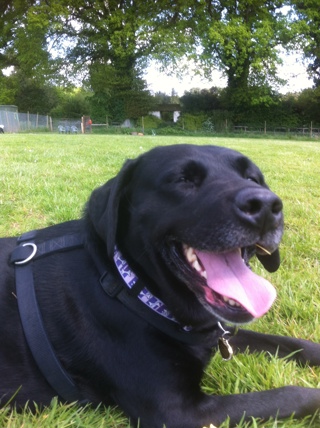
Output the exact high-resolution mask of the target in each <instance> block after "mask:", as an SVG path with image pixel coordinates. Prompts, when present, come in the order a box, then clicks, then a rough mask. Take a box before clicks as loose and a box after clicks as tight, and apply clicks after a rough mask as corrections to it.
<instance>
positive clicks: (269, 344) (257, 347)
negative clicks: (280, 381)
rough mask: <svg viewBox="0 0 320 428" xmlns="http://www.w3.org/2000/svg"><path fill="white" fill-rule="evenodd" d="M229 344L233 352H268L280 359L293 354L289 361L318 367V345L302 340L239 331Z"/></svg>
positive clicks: (319, 349)
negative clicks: (247, 350)
mask: <svg viewBox="0 0 320 428" xmlns="http://www.w3.org/2000/svg"><path fill="white" fill-rule="evenodd" d="M230 343H231V345H232V347H233V348H234V349H235V350H239V351H240V352H244V351H245V350H246V349H249V351H250V352H255V351H257V352H262V351H265V352H269V353H270V354H272V355H278V356H279V357H280V358H283V357H286V356H288V355H290V354H292V353H293V355H292V356H291V357H290V359H293V360H295V361H297V362H299V363H302V364H306V363H309V364H310V365H313V366H318V365H320V344H318V343H314V342H310V341H308V340H303V339H295V338H291V337H285V336H276V335H271V334H263V333H256V332H254V331H249V330H241V329H240V330H239V331H238V333H237V334H235V335H234V336H232V338H231V339H230Z"/></svg>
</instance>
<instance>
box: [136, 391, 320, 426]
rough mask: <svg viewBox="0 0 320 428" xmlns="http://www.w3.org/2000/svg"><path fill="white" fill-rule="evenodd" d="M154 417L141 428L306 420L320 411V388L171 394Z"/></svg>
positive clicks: (147, 419)
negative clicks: (211, 394)
mask: <svg viewBox="0 0 320 428" xmlns="http://www.w3.org/2000/svg"><path fill="white" fill-rule="evenodd" d="M154 409H155V411H154V414H153V415H152V416H151V415H150V418H148V417H147V418H141V419H140V424H139V425H138V426H139V427H140V428H151V427H152V428H163V426H165V427H166V428H203V427H207V428H209V427H210V425H211V424H213V425H214V426H217V427H218V426H220V424H222V423H223V422H224V421H225V420H226V419H227V418H229V421H230V425H229V426H230V428H231V427H236V426H237V424H238V423H239V422H240V421H241V420H250V419H252V417H254V418H259V419H262V420H268V419H270V418H272V417H273V418H279V419H283V418H287V417H290V416H292V415H293V414H294V415H295V417H296V418H302V417H305V416H307V415H312V414H314V413H315V412H316V411H317V410H319V409H320V389H312V388H302V387H295V386H286V387H283V388H277V389H271V390H268V391H262V392H252V393H247V394H233V395H227V396H204V395H200V394H199V395H198V397H195V396H189V397H187V396H186V395H185V394H182V393H181V392H180V395H177V394H175V396H173V395H171V394H170V392H169V393H168V394H167V395H166V397H163V400H162V401H161V402H158V404H157V406H156V407H154Z"/></svg>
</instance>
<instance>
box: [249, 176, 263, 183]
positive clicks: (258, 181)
mask: <svg viewBox="0 0 320 428" xmlns="http://www.w3.org/2000/svg"><path fill="white" fill-rule="evenodd" d="M247 180H249V181H253V182H254V183H257V184H260V180H259V179H258V178H256V177H252V176H250V177H247Z"/></svg>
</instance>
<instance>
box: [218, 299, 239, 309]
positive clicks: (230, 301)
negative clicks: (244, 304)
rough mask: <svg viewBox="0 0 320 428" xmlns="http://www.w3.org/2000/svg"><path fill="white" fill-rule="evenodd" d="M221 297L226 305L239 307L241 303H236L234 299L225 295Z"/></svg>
mask: <svg viewBox="0 0 320 428" xmlns="http://www.w3.org/2000/svg"><path fill="white" fill-rule="evenodd" d="M222 298H223V300H224V301H225V302H226V303H228V305H230V306H236V307H238V308H239V307H240V306H241V305H240V304H239V303H238V302H236V301H235V300H233V299H229V297H226V296H222Z"/></svg>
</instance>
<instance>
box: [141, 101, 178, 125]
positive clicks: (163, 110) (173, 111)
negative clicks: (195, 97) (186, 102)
mask: <svg viewBox="0 0 320 428" xmlns="http://www.w3.org/2000/svg"><path fill="white" fill-rule="evenodd" d="M167 113H169V114H170V116H171V118H172V119H171V120H172V122H173V123H176V122H177V120H178V119H179V116H180V113H181V106H180V104H159V105H158V110H155V111H150V113H149V114H151V115H153V116H156V117H157V118H159V119H163V116H164V115H165V116H167Z"/></svg>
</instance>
